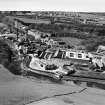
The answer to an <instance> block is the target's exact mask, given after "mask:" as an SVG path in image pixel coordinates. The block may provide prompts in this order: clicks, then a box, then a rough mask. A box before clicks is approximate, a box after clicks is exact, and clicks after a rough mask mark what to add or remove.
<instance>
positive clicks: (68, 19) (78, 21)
mask: <svg viewBox="0 0 105 105" xmlns="http://www.w3.org/2000/svg"><path fill="white" fill-rule="evenodd" d="M87 15H88V16H87ZM102 17H104V13H103V16H102V14H99V13H73V12H46V11H45V12H31V11H30V12H29V11H28V12H22V11H20V12H18V11H10V12H8V11H5V12H1V13H0V45H1V46H0V58H1V59H0V104H1V105H46V103H47V102H48V103H49V105H50V104H51V105H52V104H53V105H55V104H57V105H104V104H105V101H104V96H105V91H104V90H105V87H104V86H105V43H104V42H105V41H104V39H105V37H104V33H105V29H104V28H105V26H104V22H102V21H105V20H104V19H103V18H102ZM96 20H97V21H96ZM102 23H103V24H102ZM42 103H43V104H42Z"/></svg>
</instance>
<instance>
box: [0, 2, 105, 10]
mask: <svg viewBox="0 0 105 105" xmlns="http://www.w3.org/2000/svg"><path fill="white" fill-rule="evenodd" d="M0 10H2V11H5V10H13V11H14V10H20V11H21V10H23V11H24V10H26V11H27V10H32V11H46V10H47V11H70V12H105V0H0Z"/></svg>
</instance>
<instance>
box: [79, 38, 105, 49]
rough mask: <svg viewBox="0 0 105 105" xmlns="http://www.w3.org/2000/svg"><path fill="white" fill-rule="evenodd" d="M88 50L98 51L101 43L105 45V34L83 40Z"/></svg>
mask: <svg viewBox="0 0 105 105" xmlns="http://www.w3.org/2000/svg"><path fill="white" fill-rule="evenodd" d="M81 44H82V45H84V46H85V47H86V49H87V50H88V51H96V50H97V48H98V46H99V45H104V46H105V36H99V37H94V38H89V39H87V40H83V41H82V42H81Z"/></svg>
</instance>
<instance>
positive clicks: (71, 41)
mask: <svg viewBox="0 0 105 105" xmlns="http://www.w3.org/2000/svg"><path fill="white" fill-rule="evenodd" d="M59 39H61V40H63V41H64V42H66V43H67V45H70V46H74V47H75V48H78V47H82V48H85V46H83V45H81V42H82V39H78V38H73V37H61V38H59Z"/></svg>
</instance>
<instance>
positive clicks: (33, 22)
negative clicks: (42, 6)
mask: <svg viewBox="0 0 105 105" xmlns="http://www.w3.org/2000/svg"><path fill="white" fill-rule="evenodd" d="M14 20H17V21H19V22H23V23H26V24H35V23H37V24H41V23H44V24H50V20H45V19H28V18H19V17H14Z"/></svg>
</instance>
